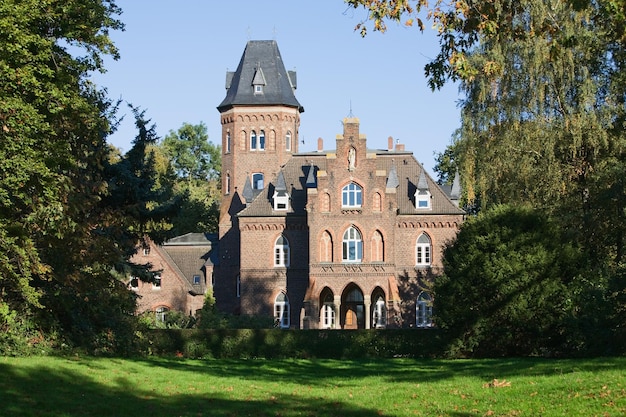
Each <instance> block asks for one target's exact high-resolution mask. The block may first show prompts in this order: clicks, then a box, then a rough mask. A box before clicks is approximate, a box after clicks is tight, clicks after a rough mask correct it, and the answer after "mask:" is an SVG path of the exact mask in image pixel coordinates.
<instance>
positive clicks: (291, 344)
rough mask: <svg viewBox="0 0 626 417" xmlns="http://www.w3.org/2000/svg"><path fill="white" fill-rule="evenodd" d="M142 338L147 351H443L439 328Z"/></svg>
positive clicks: (288, 354) (387, 354)
mask: <svg viewBox="0 0 626 417" xmlns="http://www.w3.org/2000/svg"><path fill="white" fill-rule="evenodd" d="M143 342H144V348H145V351H146V352H147V353H148V354H151V355H176V356H182V357H189V358H222V359H226V358H267V359H270V358H328V359H345V358H350V359H354V358H377V357H379V358H391V357H420V358H424V357H438V356H442V355H443V352H444V351H445V347H444V345H445V341H444V338H443V333H442V332H441V331H440V330H439V329H384V330H382V329H381V330H281V329H215V330H212V329H203V330H201V329H158V330H157V329H155V330H150V331H148V332H146V333H144V338H143Z"/></svg>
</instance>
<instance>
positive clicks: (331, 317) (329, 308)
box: [320, 290, 335, 329]
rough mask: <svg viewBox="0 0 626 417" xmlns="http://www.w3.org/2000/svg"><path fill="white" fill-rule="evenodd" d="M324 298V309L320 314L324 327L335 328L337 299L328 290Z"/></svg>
mask: <svg viewBox="0 0 626 417" xmlns="http://www.w3.org/2000/svg"><path fill="white" fill-rule="evenodd" d="M322 300H323V302H322V311H321V314H320V317H321V319H322V328H323V329H333V328H334V327H335V300H334V297H333V293H332V292H330V291H328V290H327V291H326V294H325V295H324V296H323V298H322Z"/></svg>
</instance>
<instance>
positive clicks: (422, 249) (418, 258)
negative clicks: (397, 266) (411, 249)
mask: <svg viewBox="0 0 626 417" xmlns="http://www.w3.org/2000/svg"><path fill="white" fill-rule="evenodd" d="M431 263H432V241H431V240H430V236H428V235H427V234H426V233H422V234H421V235H419V237H418V238H417V240H416V242H415V265H416V266H418V267H427V266H430V265H431Z"/></svg>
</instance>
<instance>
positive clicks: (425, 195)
mask: <svg viewBox="0 0 626 417" xmlns="http://www.w3.org/2000/svg"><path fill="white" fill-rule="evenodd" d="M430 200H431V195H430V189H429V188H428V181H426V175H425V174H424V171H422V172H421V173H420V176H419V179H418V181H417V190H415V208H416V209H418V210H430V209H431V205H430Z"/></svg>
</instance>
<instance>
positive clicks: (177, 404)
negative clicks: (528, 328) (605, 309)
mask: <svg viewBox="0 0 626 417" xmlns="http://www.w3.org/2000/svg"><path fill="white" fill-rule="evenodd" d="M46 360H47V358H41V357H40V358H36V361H34V362H33V363H32V365H28V359H20V362H12V361H10V360H7V361H6V362H4V363H3V362H0V415H1V416H11V417H27V416H38V417H52V416H54V417H74V416H81V417H89V416H98V417H106V416H134V417H142V416H150V417H158V416H189V417H191V416H194V417H199V416H233V417H234V416H283V417H290V416H309V417H313V416H317V417H323V416H344V417H353V416H354V417H356V416H360V417H374V416H378V415H380V412H379V410H376V409H371V408H367V407H365V406H359V405H355V404H354V402H348V401H345V402H344V401H336V400H333V399H328V398H321V397H319V396H315V395H313V396H311V395H307V393H306V392H296V390H295V391H294V392H292V393H291V394H284V393H281V394H277V393H276V392H274V391H272V387H273V386H276V385H280V384H281V383H285V384H287V383H290V384H298V387H302V390H306V388H307V387H318V388H320V387H321V388H324V387H326V386H330V385H335V386H339V387H341V388H343V387H355V388H357V389H358V387H360V386H361V384H363V378H372V377H373V378H379V379H380V380H381V381H384V382H385V384H390V383H391V384H393V383H394V382H411V383H413V382H414V383H416V384H418V383H420V384H423V383H428V382H437V381H441V380H446V379H451V378H453V377H457V376H462V377H463V376H465V377H468V376H469V377H475V378H479V379H482V380H484V381H490V380H492V379H493V378H502V379H504V378H506V379H512V378H514V377H516V376H550V375H555V374H567V373H572V372H600V371H603V370H607V369H610V370H615V369H624V370H626V358H599V359H588V360H549V359H499V360H412V359H396V360H387V359H386V360H376V361H374V360H205V361H203V360H184V359H176V358H170V359H168V358H138V359H134V360H126V359H102V358H80V359H77V360H72V359H59V358H51V359H50V360H49V361H48V362H47V363H46ZM10 363H19V364H20V366H11V365H10ZM22 364H26V365H24V366H22ZM83 368H84V369H83ZM150 368H160V369H163V370H166V371H168V372H172V375H173V374H174V373H176V375H175V378H176V380H177V381H181V380H182V381H189V382H188V383H187V382H184V383H182V384H180V383H178V384H177V385H176V386H173V385H167V384H164V383H163V381H161V382H159V381H155V380H151V376H150V373H149V372H146V370H149V369H150ZM159 374H160V375H165V378H168V374H167V372H165V373H163V372H159ZM205 377H206V378H205ZM220 378H224V382H225V384H230V383H231V381H232V378H236V379H237V380H244V381H249V382H250V385H249V386H252V385H255V386H260V387H263V388H264V389H263V390H262V391H261V393H259V392H250V393H245V392H244V393H242V392H229V390H228V389H213V390H206V389H204V390H202V389H199V388H198V383H200V384H202V383H208V382H205V381H211V383H213V384H216V381H218V382H217V385H219V381H220ZM229 378H230V379H229ZM192 381H193V382H192ZM370 407H371V405H370ZM384 411H385V412H384V413H383V415H387V416H390V415H393V414H389V412H390V410H384ZM444 415H449V416H454V417H465V416H469V415H470V414H464V412H462V411H459V410H448V411H447V414H444ZM472 415H473V414H472Z"/></svg>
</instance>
